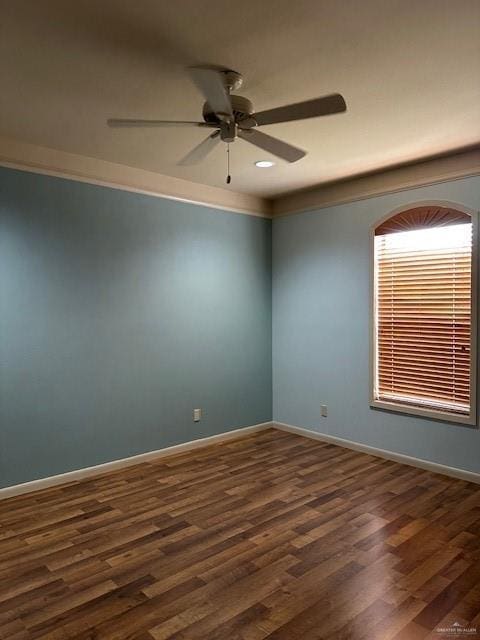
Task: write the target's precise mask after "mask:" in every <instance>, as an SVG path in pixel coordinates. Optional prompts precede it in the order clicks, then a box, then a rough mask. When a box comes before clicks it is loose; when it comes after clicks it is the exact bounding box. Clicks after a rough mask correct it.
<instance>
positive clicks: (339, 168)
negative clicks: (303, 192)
mask: <svg viewBox="0 0 480 640" xmlns="http://www.w3.org/2000/svg"><path fill="white" fill-rule="evenodd" d="M0 11H1V13H0V15H1V21H0V82H1V84H0V87H1V94H0V135H3V136H7V137H11V138H15V139H18V140H21V141H24V142H29V143H33V144H37V145H43V146H47V147H52V148H55V149H61V150H63V151H69V152H73V153H78V154H82V155H86V156H91V157H95V158H100V159H103V160H109V161H112V162H117V163H121V164H125V165H129V166H134V167H139V168H143V169H149V170H151V171H156V172H159V173H162V174H166V175H171V176H176V177H180V178H184V179H187V180H191V181H194V182H199V183H203V184H208V185H213V186H220V187H222V186H225V183H224V180H225V169H226V157H225V148H224V145H218V147H217V148H216V150H215V151H214V152H213V153H212V155H211V156H210V157H209V158H208V159H207V160H206V161H205V162H204V163H203V164H201V165H199V166H196V167H179V166H177V164H176V163H177V162H178V160H179V159H180V158H182V157H183V155H185V154H186V153H187V152H188V151H189V150H190V149H191V148H192V147H193V146H194V145H196V144H197V143H199V142H200V141H201V140H202V138H203V137H205V133H204V131H202V130H200V129H199V130H197V129H158V130H153V129H145V130H140V129H137V130H112V129H109V128H107V127H106V125H105V120H106V119H107V118H108V117H138V118H164V119H179V120H197V119H200V114H201V107H202V103H203V100H202V97H201V95H200V94H199V92H198V90H197V89H196V88H195V87H194V86H193V85H192V84H191V82H190V80H189V77H188V75H187V73H186V72H185V68H186V67H188V66H190V65H193V64H202V63H208V64H216V65H223V66H226V67H230V68H233V69H236V70H238V71H240V72H241V73H243V75H244V76H245V85H244V87H243V88H242V90H241V91H240V92H239V93H240V94H243V95H245V96H247V97H248V98H250V99H251V100H252V101H253V103H254V106H255V108H256V110H257V111H260V110H262V109H269V108H272V107H274V106H280V105H283V104H287V103H290V102H298V101H301V100H307V99H309V98H313V97H317V96H321V95H324V94H328V93H331V92H339V93H342V94H343V95H344V96H345V98H346V100H347V104H348V112H347V113H346V114H341V115H336V116H330V117H326V118H318V119H314V120H308V121H303V122H292V123H287V124H276V125H270V126H268V127H265V128H264V129H263V130H264V131H265V132H268V133H269V134H271V135H275V136H278V137H280V138H282V139H283V140H286V141H288V142H290V143H292V144H294V145H297V146H299V147H302V148H304V149H306V150H308V156H307V157H306V158H305V159H303V160H300V161H299V162H298V163H296V164H293V165H288V164H287V163H285V162H282V161H281V160H279V161H277V164H276V165H275V167H274V168H272V169H268V170H265V169H263V170H262V169H257V168H255V167H254V165H253V163H254V161H255V160H259V159H265V158H269V156H268V154H266V153H264V152H261V151H260V150H258V151H257V150H256V148H255V147H253V146H250V145H248V144H246V143H244V142H242V141H236V142H235V143H234V144H233V145H232V146H231V166H232V174H233V180H232V184H231V188H232V189H233V190H235V191H240V192H246V193H251V194H256V195H259V196H265V197H273V196H276V195H279V194H282V193H286V192H289V191H292V190H296V189H301V188H305V187H309V186H312V185H316V184H320V183H323V182H329V181H332V180H336V179H339V178H345V177H348V176H351V175H356V174H360V173H364V172H368V171H372V170H375V169H379V168H381V167H385V166H389V165H394V164H398V163H402V162H407V161H411V160H415V159H418V158H425V157H429V156H432V155H436V154H440V153H444V152H448V151H451V150H455V149H460V148H463V147H467V146H470V145H474V144H478V143H479V142H480V38H479V33H480V3H479V2H478V0H295V1H294V2H292V0H243V1H242V2H239V1H238V0H235V1H232V0H208V1H207V0H83V1H80V2H79V1H77V2H73V1H69V2H66V1H65V0H41V1H40V2H39V1H38V0H14V1H12V0H0Z"/></svg>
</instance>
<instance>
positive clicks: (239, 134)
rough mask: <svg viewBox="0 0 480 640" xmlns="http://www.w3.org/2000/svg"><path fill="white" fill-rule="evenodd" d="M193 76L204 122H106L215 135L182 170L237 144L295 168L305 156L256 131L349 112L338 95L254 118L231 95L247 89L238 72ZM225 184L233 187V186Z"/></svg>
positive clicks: (248, 106)
mask: <svg viewBox="0 0 480 640" xmlns="http://www.w3.org/2000/svg"><path fill="white" fill-rule="evenodd" d="M189 72H190V76H191V78H192V80H193V82H194V83H195V85H196V86H197V88H198V89H199V90H200V92H201V93H202V94H203V96H204V98H205V103H204V105H203V110H202V116H203V122H191V121H185V120H180V121H172V120H136V119H129V118H123V119H116V118H113V119H110V120H107V124H108V125H109V126H110V127H172V126H180V127H203V128H207V129H208V128H210V129H215V131H214V132H213V133H210V134H209V135H208V137H207V138H205V140H203V141H202V142H201V143H200V144H199V145H197V146H196V147H195V148H194V149H192V150H191V151H190V152H189V153H188V154H187V155H186V156H185V157H184V158H183V159H182V160H181V161H180V162H179V163H178V164H179V165H181V166H188V165H193V164H197V163H199V162H201V161H202V160H203V159H204V158H205V157H206V156H207V155H208V154H209V153H210V152H211V151H212V150H213V149H214V148H215V147H216V146H217V144H218V143H219V142H220V141H223V142H225V143H226V144H227V145H228V144H230V143H232V142H235V140H237V139H238V138H240V139H241V140H244V141H245V142H249V143H250V144H253V145H254V146H256V147H258V148H259V149H262V150H263V151H267V152H268V153H271V154H272V155H274V156H277V157H278V158H281V159H282V160H286V161H287V162H297V161H298V160H300V159H301V158H303V157H305V155H306V153H307V152H306V151H304V150H303V149H299V148H298V147H294V146H293V145H291V144H288V143H287V142H283V141H282V140H279V139H278V138H275V137H273V136H270V135H268V134H266V133H263V131H259V130H258V127H260V126H263V125H269V124H278V123H281V122H292V121H294V120H305V119H307V118H316V117H318V116H326V115H332V114H335V113H342V112H344V111H346V110H347V105H346V103H345V100H344V98H343V97H342V96H341V95H340V94H338V93H334V94H331V95H327V96H323V97H321V98H315V99H313V100H307V101H305V102H298V103H296V104H290V105H285V106H283V107H276V108H274V109H268V110H267V111H260V112H259V113H255V111H254V108H253V105H252V103H251V102H250V100H248V98H245V97H244V96H238V95H235V94H232V91H237V90H238V89H240V87H241V86H242V85H243V76H242V75H241V74H240V73H238V72H237V71H232V70H231V69H218V68H209V67H190V69H189ZM263 162H265V161H263ZM267 162H268V161H267ZM255 164H256V165H257V166H260V167H266V166H272V165H273V164H274V163H271V164H268V165H266V164H260V163H255ZM227 182H228V183H229V180H227Z"/></svg>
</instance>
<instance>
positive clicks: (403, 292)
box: [374, 218, 472, 415]
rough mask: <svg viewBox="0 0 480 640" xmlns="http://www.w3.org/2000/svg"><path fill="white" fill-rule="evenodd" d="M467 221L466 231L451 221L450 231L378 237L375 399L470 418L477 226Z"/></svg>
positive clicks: (426, 229) (380, 233)
mask: <svg viewBox="0 0 480 640" xmlns="http://www.w3.org/2000/svg"><path fill="white" fill-rule="evenodd" d="M452 220H453V219H452ZM468 220H469V222H466V221H465V220H461V223H460V224H458V220H453V224H452V223H450V224H448V220H447V224H446V226H435V224H431V222H432V221H430V224H429V225H428V226H420V227H419V228H413V229H410V230H407V231H398V230H397V229H395V230H394V231H393V232H392V231H391V229H392V227H390V229H389V228H386V227H385V226H384V229H382V228H379V229H377V235H375V282H374V288H375V309H374V313H375V339H376V345H375V358H376V362H375V372H374V373H375V379H374V397H375V399H377V400H383V401H386V402H394V403H397V404H406V405H410V406H416V407H421V408H426V409H434V410H439V411H444V412H450V413H454V414H461V415H468V414H469V413H470V402H471V370H470V367H471V360H470V356H471V346H472V335H471V334H472V329H471V328H472V299H471V286H472V224H471V221H470V218H468ZM416 222H417V223H418V219H417V220H416ZM433 222H434V220H433ZM406 226H407V228H408V225H406ZM417 227H418V224H417Z"/></svg>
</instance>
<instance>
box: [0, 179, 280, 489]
mask: <svg viewBox="0 0 480 640" xmlns="http://www.w3.org/2000/svg"><path fill="white" fill-rule="evenodd" d="M194 407H202V408H203V409H204V412H205V413H204V418H203V420H202V421H201V422H200V423H198V424H194V423H193V422H192V415H191V414H192V409H193V408H194ZM271 407H272V400H271V222H270V221H268V220H265V219H261V218H255V217H252V216H246V215H240V214H235V213H228V212H223V211H218V210H213V209H209V208H207V207H202V206H194V205H189V204H184V203H180V202H174V201H171V200H166V199H160V198H154V197H150V196H144V195H139V194H134V193H128V192H125V191H119V190H114V189H109V188H104V187H98V186H93V185H87V184H82V183H78V182H73V181H70V180H63V179H59V178H50V177H45V176H39V175H35V174H31V173H26V172H20V171H14V170H10V169H0V486H6V485H11V484H16V483H19V482H23V481H27V480H32V479H35V478H39V477H44V476H50V475H53V474H57V473H61V472H64V471H68V470H72V469H77V468H81V467H86V466H89V465H94V464H98V463H101V462H105V461H109V460H113V459H117V458H122V457H125V456H130V455H133V454H137V453H141V452H144V451H149V450H152V449H158V448H161V447H165V446H168V445H172V444H176V443H180V442H184V441H188V440H192V439H195V438H201V437H203V436H208V435H212V434H216V433H220V432H223V431H228V430H230V429H234V428H236V427H243V426H247V425H252V424H256V423H259V422H264V421H268V420H270V419H271Z"/></svg>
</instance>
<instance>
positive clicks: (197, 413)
mask: <svg viewBox="0 0 480 640" xmlns="http://www.w3.org/2000/svg"><path fill="white" fill-rule="evenodd" d="M201 419H202V410H201V409H194V410H193V421H194V422H200V420H201Z"/></svg>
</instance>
